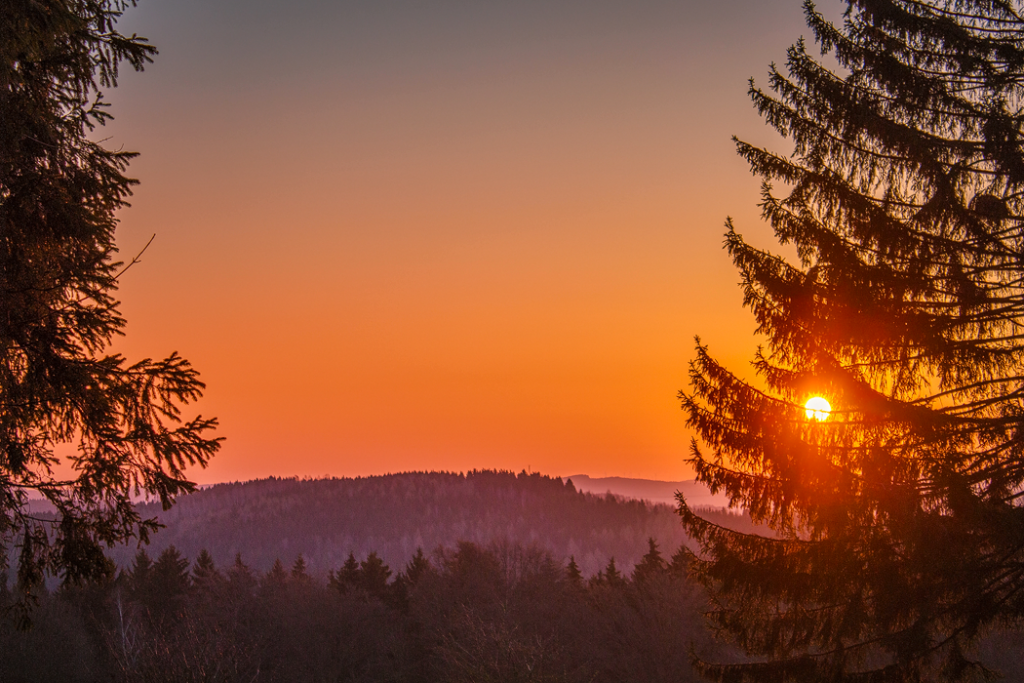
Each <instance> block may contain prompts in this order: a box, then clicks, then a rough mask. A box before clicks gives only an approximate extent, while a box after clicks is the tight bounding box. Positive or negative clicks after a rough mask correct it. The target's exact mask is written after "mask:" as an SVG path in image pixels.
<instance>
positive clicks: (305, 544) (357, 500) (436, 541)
mask: <svg viewBox="0 0 1024 683" xmlns="http://www.w3.org/2000/svg"><path fill="white" fill-rule="evenodd" d="M141 511H142V514H143V516H144V517H156V518H158V519H159V520H160V522H161V523H163V524H165V525H166V528H165V529H162V530H161V531H160V532H159V533H157V534H155V535H154V536H153V538H152V541H151V544H150V546H149V548H148V552H149V553H150V554H151V555H153V556H155V555H156V554H158V553H159V552H160V551H161V550H162V549H164V548H166V547H167V546H169V545H174V546H175V547H176V548H177V549H178V550H179V551H180V552H181V553H182V554H184V555H185V556H186V557H189V558H195V557H196V555H197V554H198V553H199V551H200V550H202V549H204V548H205V549H207V550H209V551H210V553H211V555H213V558H214V560H215V561H217V563H218V564H225V563H230V562H232V561H233V560H234V558H235V555H236V553H240V554H241V556H242V558H243V560H244V561H245V562H246V563H248V564H249V565H251V566H253V567H254V568H256V569H260V570H264V571H265V570H267V569H269V568H270V567H271V565H272V564H273V563H274V560H275V559H280V560H281V561H282V562H285V563H286V564H289V563H291V562H292V561H293V560H294V559H295V558H296V557H297V556H298V555H299V554H300V553H301V554H302V556H303V557H304V558H305V560H306V562H307V564H308V566H309V568H310V570H311V571H314V572H322V573H324V574H326V572H327V571H329V570H334V569H337V568H338V567H340V566H341V565H342V563H344V561H345V559H346V558H347V557H348V554H349V553H350V552H351V553H354V554H355V556H356V557H357V558H360V559H361V558H364V557H366V556H367V555H368V554H369V553H371V552H376V553H377V554H378V555H379V556H380V557H381V558H382V559H383V560H384V561H385V562H386V563H388V564H389V565H391V566H392V567H401V566H404V564H405V563H406V562H408V561H409V558H410V557H412V555H413V554H414V553H415V552H416V549H417V548H422V549H423V550H424V551H425V552H428V553H429V552H431V551H432V550H434V549H435V548H437V547H438V546H447V547H451V546H453V545H454V544H455V543H456V542H458V541H473V542H476V543H479V544H488V543H490V542H491V541H495V540H502V539H507V540H509V541H513V542H518V543H520V544H523V545H535V546H537V547H539V548H541V549H544V550H546V551H548V552H550V553H551V555H552V556H553V557H554V558H555V559H556V560H559V561H561V560H564V559H567V558H568V557H569V556H570V555H573V556H575V558H576V561H577V562H578V563H579V565H580V568H581V569H582V571H583V573H584V575H591V574H594V573H596V572H597V571H598V570H599V569H601V568H603V567H604V566H605V565H606V564H607V563H608V560H609V558H611V557H614V558H615V560H616V562H617V564H618V565H619V567H621V568H623V569H626V570H628V569H630V568H632V566H633V565H634V564H635V563H636V562H637V561H638V560H639V559H640V557H642V556H643V554H644V553H645V552H647V548H648V546H647V539H648V538H649V537H652V538H654V539H655V540H656V541H657V542H658V544H659V545H660V547H661V548H662V549H663V550H664V551H666V552H667V553H669V554H671V553H673V552H675V550H676V549H677V548H678V547H679V546H680V545H681V544H682V543H683V542H684V540H685V536H684V533H683V530H682V528H681V526H680V523H679V518H678V517H677V515H676V514H675V511H674V509H673V508H672V507H670V506H668V505H657V504H651V503H645V502H642V501H637V500H627V499H624V498H622V497H617V496H613V495H596V494H592V493H584V492H581V491H578V490H577V489H576V488H575V486H574V485H573V484H572V481H571V480H568V481H566V482H564V483H563V482H562V480H561V479H559V478H556V477H547V476H543V475H540V474H537V473H533V474H527V473H526V472H522V473H520V474H518V475H517V474H515V473H512V472H495V471H472V472H468V473H466V474H455V473H447V472H409V473H403V474H389V475H384V476H375V477H361V478H354V479H353V478H342V479H313V480H310V479H301V480H300V479H276V478H270V479H261V480H256V481H249V482H243V483H232V484H219V485H216V486H213V487H210V488H207V489H204V490H201V491H199V492H197V493H194V494H192V495H189V496H185V497H182V498H179V500H178V502H177V504H176V505H175V506H174V507H173V508H171V510H169V511H166V512H165V511H162V510H161V509H160V507H159V505H157V504H147V505H143V506H142V510H141ZM714 514H715V515H717V516H720V517H722V518H723V520H724V519H725V513H722V512H717V513H714ZM730 517H731V523H733V524H735V523H737V522H742V519H741V518H740V517H738V516H735V515H733V516H730ZM727 521H728V520H727ZM135 552H136V548H135V546H134V545H131V546H129V547H126V548H118V549H117V550H115V552H114V553H113V557H114V559H115V560H116V561H117V562H118V564H119V565H121V566H122V567H123V566H127V565H128V564H129V563H130V561H131V558H132V556H133V555H134V554H135Z"/></svg>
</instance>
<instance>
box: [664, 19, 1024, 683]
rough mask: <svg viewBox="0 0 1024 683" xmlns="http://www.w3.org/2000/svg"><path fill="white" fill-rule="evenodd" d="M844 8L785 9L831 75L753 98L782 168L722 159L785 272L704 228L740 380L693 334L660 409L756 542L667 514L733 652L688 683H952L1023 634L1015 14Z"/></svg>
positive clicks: (751, 149) (1022, 61) (1022, 205)
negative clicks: (749, 342)
mask: <svg viewBox="0 0 1024 683" xmlns="http://www.w3.org/2000/svg"><path fill="white" fill-rule="evenodd" d="M847 4H848V9H847V12H846V14H845V19H844V22H843V24H842V25H841V26H837V25H834V24H833V23H831V22H829V21H827V20H826V19H825V18H824V17H823V16H822V15H821V14H820V13H819V12H818V11H817V10H816V9H815V7H814V6H813V5H812V4H810V3H807V4H806V5H805V12H806V17H807V23H808V25H809V26H810V28H811V30H812V31H813V34H814V37H815V39H816V41H817V44H818V47H819V48H820V50H821V52H822V54H828V55H830V58H831V59H834V63H836V64H837V65H838V66H837V68H834V69H833V68H829V67H828V66H827V65H826V64H825V63H824V61H823V59H822V58H820V57H816V56H815V55H813V54H812V53H811V52H810V51H809V50H808V48H807V46H806V45H805V44H804V42H803V41H802V40H801V41H800V42H798V43H796V44H795V45H794V46H793V47H791V48H790V50H789V53H788V61H787V65H786V70H785V71H782V70H778V69H776V68H775V67H774V66H773V67H772V69H771V71H770V76H769V86H770V90H768V91H764V90H761V89H759V88H758V87H756V86H755V85H754V83H753V81H752V82H751V88H750V95H751V98H752V99H753V102H754V104H755V106H756V107H757V109H758V111H759V112H760V113H761V114H762V116H763V117H764V119H765V120H766V122H767V123H769V124H771V125H772V126H773V127H774V128H775V129H776V130H777V131H779V132H780V133H781V134H782V135H783V136H785V137H786V138H788V139H789V140H790V141H791V142H792V143H793V151H792V153H791V154H788V155H786V154H777V153H774V152H772V151H769V150H766V149H761V148H758V147H755V146H753V145H750V144H747V143H744V142H740V141H737V147H738V150H739V153H740V155H741V156H742V157H743V158H744V159H746V160H747V161H748V162H749V164H750V166H751V169H752V170H753V172H754V173H755V174H757V175H759V176H761V178H762V179H763V181H764V185H763V195H762V196H763V203H762V205H761V206H762V209H763V216H764V218H765V219H766V220H767V221H768V222H769V223H770V224H771V226H772V228H773V229H774V231H775V234H776V236H777V238H778V240H779V241H780V242H781V243H783V244H790V245H793V246H794V247H795V248H796V253H797V254H798V261H797V262H795V263H793V262H790V261H787V260H786V259H785V258H783V257H780V256H777V255H774V254H772V253H769V252H768V251H763V250H760V249H757V248H755V247H753V246H751V245H750V244H748V243H747V242H745V241H744V240H743V239H742V237H740V235H739V234H738V233H737V232H736V231H735V230H734V229H733V226H732V224H731V222H730V223H729V224H728V233H727V237H726V246H727V249H728V251H729V253H730V254H731V255H732V258H733V260H734V262H735V264H736V266H737V268H738V269H739V271H740V273H741V276H742V287H743V291H744V298H745V305H746V306H747V307H749V308H750V309H751V311H752V312H753V313H754V316H755V318H756V321H757V325H758V332H760V333H761V334H762V335H764V338H765V345H764V347H763V348H762V349H761V350H760V351H759V352H758V353H757V356H756V358H755V359H754V362H753V366H754V368H755V370H756V373H757V376H758V380H757V383H754V381H745V380H744V379H741V378H740V377H739V376H737V375H736V374H734V373H733V372H731V371H730V370H728V369H726V368H725V367H723V366H722V365H721V364H719V363H718V362H717V361H716V360H715V359H714V358H713V357H712V355H711V354H710V352H709V351H708V349H707V348H706V347H705V346H703V345H702V344H701V343H700V341H699V340H698V345H697V355H696V359H695V360H694V361H693V363H692V366H691V381H690V388H689V389H688V390H687V391H684V392H682V393H681V399H682V403H683V408H684V410H685V411H686V413H687V420H688V424H689V425H690V426H691V427H692V428H694V430H695V431H696V433H697V435H698V437H699V440H695V441H694V443H693V447H692V456H691V458H690V461H689V462H690V463H691V464H692V465H693V466H694V468H695V470H696V472H697V477H698V478H699V479H700V480H701V481H702V482H704V483H706V484H708V485H709V486H710V487H711V489H712V490H713V491H715V492H719V491H724V492H726V493H727V494H728V495H729V496H730V498H731V499H732V500H733V501H734V502H735V503H737V504H738V505H740V506H742V507H744V508H746V509H747V510H748V511H749V512H750V514H751V516H752V517H753V518H754V520H755V521H759V522H763V523H765V524H767V525H768V526H769V527H770V528H771V529H772V530H773V531H774V533H775V534H777V536H773V537H767V536H768V534H766V535H765V536H764V537H762V536H757V535H749V534H742V533H737V532H734V531H730V530H728V529H724V528H721V527H718V526H716V525H714V524H711V523H709V522H707V521H705V520H703V519H701V517H700V516H699V514H695V513H694V512H693V511H691V510H690V509H689V508H688V507H687V506H686V503H685V501H684V500H682V499H681V500H680V514H681V516H682V519H683V522H684V524H685V525H686V527H687V528H688V530H689V531H690V532H691V533H692V534H693V535H694V537H695V538H696V539H697V540H698V542H699V544H700V549H699V551H698V553H697V557H696V558H694V560H693V562H692V563H691V570H692V571H693V572H694V573H695V574H696V575H697V576H698V577H699V578H700V579H701V580H702V581H703V582H704V583H705V584H706V585H707V586H709V587H710V588H711V589H712V591H713V592H714V595H715V598H716V603H717V608H716V610H715V611H714V612H713V613H712V615H711V616H712V620H713V623H714V625H715V626H716V627H717V628H718V629H720V630H721V631H723V632H725V633H727V634H728V635H729V637H731V638H732V639H733V640H734V642H736V643H738V644H739V645H740V646H741V647H742V648H743V649H745V650H746V651H747V652H748V653H749V654H750V655H751V656H752V658H753V663H745V664H736V665H731V666H729V665H723V664H713V663H708V662H701V663H700V668H701V670H702V672H703V673H704V674H705V675H707V676H708V677H709V678H711V679H712V680H718V681H725V680H728V681H759V682H764V681H816V680H829V681H853V680H856V681H920V680H945V681H962V680H968V679H969V678H971V677H972V676H976V675H979V674H981V673H984V672H983V669H982V667H981V665H980V664H978V663H976V662H972V661H971V660H970V657H969V654H968V653H969V648H970V645H971V643H972V642H973V641H974V640H975V639H976V638H977V637H978V635H979V634H981V633H983V632H984V631H985V630H986V629H989V628H992V627H995V626H999V625H1001V624H1005V623H1011V622H1014V621H1016V620H1019V619H1020V618H1021V616H1024V508H1022V507H1021V504H1020V502H1021V498H1022V496H1024V453H1022V446H1024V402H1022V386H1024V376H1022V374H1021V368H1022V360H1024V345H1022V341H1024V334H1022V330H1024V268H1022V259H1024V256H1022V254H1024V231H1022V224H1021V215H1022V210H1024V148H1022V139H1024V133H1022V126H1024V114H1022V105H1024V101H1022V99H1024V98H1022V96H1024V19H1022V18H1021V15H1020V12H1019V5H1018V4H1017V3H1014V2H1004V1H1003V0H848V3H847ZM773 183H774V184H778V185H779V186H780V189H779V190H777V189H776V186H775V185H773ZM818 394H820V395H821V396H823V397H825V398H826V399H827V400H828V401H829V402H830V403H831V406H832V412H831V413H830V414H828V415H827V416H825V415H821V416H820V417H825V418H826V419H824V420H820V419H811V418H809V417H808V416H807V414H806V413H805V409H804V407H803V404H804V402H805V401H806V400H807V399H808V398H810V397H812V396H814V395H818Z"/></svg>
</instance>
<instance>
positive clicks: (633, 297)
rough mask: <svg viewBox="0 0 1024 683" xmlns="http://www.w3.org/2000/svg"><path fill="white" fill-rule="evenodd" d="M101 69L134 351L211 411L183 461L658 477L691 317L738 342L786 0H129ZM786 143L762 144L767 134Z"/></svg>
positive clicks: (716, 336) (737, 362) (674, 470)
mask: <svg viewBox="0 0 1024 683" xmlns="http://www.w3.org/2000/svg"><path fill="white" fill-rule="evenodd" d="M122 29H123V30H127V31H128V32H131V31H137V32H138V33H139V34H140V35H145V36H147V37H149V38H150V39H151V40H152V41H153V43H154V44H155V45H156V46H157V47H158V49H159V50H160V55H159V56H158V57H157V60H156V63H155V64H153V65H152V66H151V67H150V68H148V69H147V70H146V72H144V73H143V74H140V75H135V74H128V73H125V74H123V78H122V81H121V87H120V88H118V89H117V90H116V91H114V92H112V93H110V94H109V96H108V98H109V99H110V101H111V102H112V103H113V106H112V109H111V112H112V113H113V114H114V116H115V118H116V120H115V121H114V123H113V124H111V125H110V126H108V127H107V129H106V130H104V131H101V133H102V135H103V136H104V137H107V136H109V140H108V142H107V144H108V145H110V146H113V147H123V148H124V149H130V150H136V151H139V152H141V153H142V156H141V157H140V158H139V159H138V160H136V162H135V163H134V164H133V166H132V169H131V172H132V175H134V176H135V177H138V178H139V179H140V180H141V181H142V185H141V186H140V187H139V188H137V191H136V194H135V197H134V199H133V207H132V208H131V209H128V210H126V211H124V212H123V213H122V214H121V220H122V223H121V226H120V229H119V244H120V245H121V249H122V256H123V257H125V258H130V257H131V255H133V254H134V253H135V252H136V251H138V249H140V248H141V247H142V246H143V245H144V244H145V243H146V241H147V240H148V239H149V237H150V236H151V235H152V234H154V233H155V234H156V240H155V241H154V242H153V245H152V246H151V247H150V249H149V251H147V252H146V254H145V256H144V258H143V261H142V263H141V264H140V265H138V266H136V267H135V268H133V269H132V270H131V271H129V273H128V274H127V275H126V276H125V277H124V279H123V281H122V283H123V284H122V289H121V292H120V294H121V299H122V301H123V306H122V311H123V313H124V314H125V315H126V317H127V319H128V321H129V326H128V336H127V337H126V339H125V340H124V341H122V342H119V343H118V349H119V350H122V351H123V352H125V353H126V354H127V355H128V356H129V358H139V357H144V356H162V355H166V354H167V353H169V352H171V351H174V350H177V351H179V352H181V354H182V355H184V356H185V357H186V358H188V359H189V360H191V361H192V362H193V364H194V365H195V366H196V367H197V368H198V369H199V370H200V371H201V373H202V376H203V379H204V380H205V381H206V382H207V385H208V389H207V394H206V396H205V398H204V399H203V400H202V402H201V403H200V404H198V406H197V409H198V410H199V411H201V412H202V413H203V414H211V415H216V416H218V417H219V418H220V420H221V425H222V426H221V429H220V434H221V435H222V436H225V437H226V438H227V441H226V443H225V445H224V448H223V451H222V452H221V454H220V455H219V456H218V457H217V458H216V459H215V460H214V461H213V462H212V463H211V465H210V467H209V468H208V469H207V470H205V471H200V470H193V471H192V475H193V477H194V478H195V479H196V480H197V481H199V482H201V483H212V482H217V481H225V480H234V479H248V478H252V477H262V476H268V475H278V476H289V475H300V476H320V475H336V476H342V475H365V474H377V473H384V472H395V471H402V470H410V469H446V470H466V469H471V468H508V469H515V470H519V469H523V468H527V467H529V468H531V469H533V470H535V471H541V472H544V473H547V474H553V475H571V474H576V473H588V474H590V475H592V476H610V475H617V476H627V477H646V478H653V479H666V480H678V479H683V478H687V477H689V476H691V474H690V472H689V471H688V469H687V468H686V467H685V465H684V464H683V462H682V461H683V458H684V457H685V454H686V448H687V442H688V438H689V437H688V434H687V432H686V430H685V428H684V425H683V415H682V413H681V411H680V410H679V405H678V402H677V400H676V398H675V394H676V392H677V391H678V390H679V389H681V388H684V387H685V386H686V368H687V362H688V361H689V359H690V358H691V357H692V350H693V341H692V340H693V336H694V335H695V334H700V335H701V337H702V338H703V339H704V340H705V341H706V342H709V343H710V344H711V345H712V350H713V351H716V352H717V353H718V355H720V356H721V357H723V358H725V359H727V360H729V361H730V363H731V364H732V366H733V367H734V368H736V369H741V370H742V369H743V367H744V366H745V363H746V361H747V360H748V359H749V358H750V357H751V354H752V351H753V349H754V347H755V341H754V339H753V336H752V331H753V327H754V326H753V322H752V319H751V317H750V316H749V314H748V313H747V312H746V311H745V310H744V309H742V307H741V296H740V292H739V289H738V288H737V286H736V283H737V281H738V275H737V274H736V272H735V270H734V268H733V267H732V265H731V263H730V261H729V259H728V257H727V255H726V254H725V252H724V251H723V250H722V248H721V244H722V233H723V228H722V224H723V222H724V220H725V218H726V216H729V215H731V216H733V217H734V219H736V222H737V227H738V229H739V230H740V232H742V233H743V234H744V235H747V236H751V237H753V238H754V241H755V242H758V243H761V244H765V245H769V244H771V242H770V236H769V233H768V232H767V230H766V228H765V227H764V226H763V225H761V224H760V222H759V221H758V219H757V216H758V209H757V206H756V203H757V201H758V181H757V180H756V179H754V178H752V177H751V176H750V174H749V172H748V170H747V169H746V167H745V165H744V164H743V163H742V161H740V160H739V159H738V158H737V157H736V155H735V154H734V152H733V147H732V143H731V141H730V136H731V135H732V134H737V135H739V136H740V137H743V138H744V139H746V140H750V141H753V142H763V143H765V144H769V143H771V144H775V143H772V140H773V138H772V137H771V136H770V134H769V132H768V129H766V127H765V126H764V124H763V123H762V122H761V121H760V119H759V118H758V117H757V115H756V113H755V112H754V111H753V110H752V109H751V107H750V105H749V101H748V100H747V98H746V79H747V78H748V77H750V76H755V77H756V78H757V79H758V80H759V81H760V82H762V83H763V82H764V81H765V80H766V79H765V78H764V75H765V73H766V69H767V65H768V63H769V62H770V61H772V60H775V61H777V62H783V61H784V59H785V49H786V47H787V46H788V45H789V44H790V43H792V42H793V41H794V40H795V39H796V38H797V37H799V36H800V35H801V34H807V33H808V31H807V29H806V28H804V27H803V25H802V18H801V12H800V3H799V0H793V1H791V2H786V3H781V2H780V3H764V2H757V1H756V0H727V1H723V2H715V3H711V2H706V1H702V2H693V1H689V2H687V1H685V0H679V1H676V2H667V1H665V2H660V1H650V0H638V1H635V2H630V3H626V2H608V1H601V0H589V1H586V0H573V1H569V2H563V1H560V0H553V1H552V0H548V1H545V2H541V1H540V0H520V1H517V2H511V1H509V2H504V1H502V2H488V3H481V2H470V1H469V0H438V1H436V2H429V3H423V2H413V1H412V0H394V1H393V0H374V2H372V3H371V2H356V1H355V0H346V1H344V2H327V1H326V0H301V1H296V0H292V1H290V2H284V1H283V0H273V1H271V0H263V1H262V2H261V1H256V0H246V1H245V2H243V1H242V0H216V1H215V2H214V1H211V0H175V2H160V1H159V0H141V2H140V5H139V7H138V8H137V9H135V10H131V11H130V12H129V14H128V15H127V16H126V18H125V20H124V21H123V23H122ZM783 149H785V148H783Z"/></svg>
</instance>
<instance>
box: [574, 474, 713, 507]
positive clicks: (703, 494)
mask: <svg viewBox="0 0 1024 683" xmlns="http://www.w3.org/2000/svg"><path fill="white" fill-rule="evenodd" d="M562 480H563V481H569V480H572V483H573V485H575V486H576V488H577V489H579V490H580V491H585V492H587V493H596V494H603V493H608V492H611V493H614V494H615V495H617V496H624V497H626V498H635V499H636V500H647V501H650V502H652V503H662V504H665V505H670V506H672V507H675V506H676V492H680V493H682V494H683V496H685V497H686V503H687V505H689V506H690V507H691V508H698V507H702V508H727V507H729V499H728V498H727V497H726V496H723V495H721V494H718V495H716V494H713V493H711V491H709V490H708V489H707V487H706V486H704V485H703V484H701V483H699V482H697V481H696V480H693V479H692V480H689V481H658V480H654V479H630V478H627V477H591V476H589V475H586V474H574V475H572V476H571V477H562Z"/></svg>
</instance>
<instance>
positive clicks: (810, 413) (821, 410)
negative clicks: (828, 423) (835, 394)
mask: <svg viewBox="0 0 1024 683" xmlns="http://www.w3.org/2000/svg"><path fill="white" fill-rule="evenodd" d="M804 408H805V410H804V414H805V415H807V419H808V420H810V419H812V418H813V419H815V420H818V421H819V422H821V421H824V420H827V419H828V414H829V413H830V412H832V406H831V405H829V402H828V401H826V400H825V399H823V398H822V397H821V396H815V397H813V398H810V399H807V403H805V404H804Z"/></svg>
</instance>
